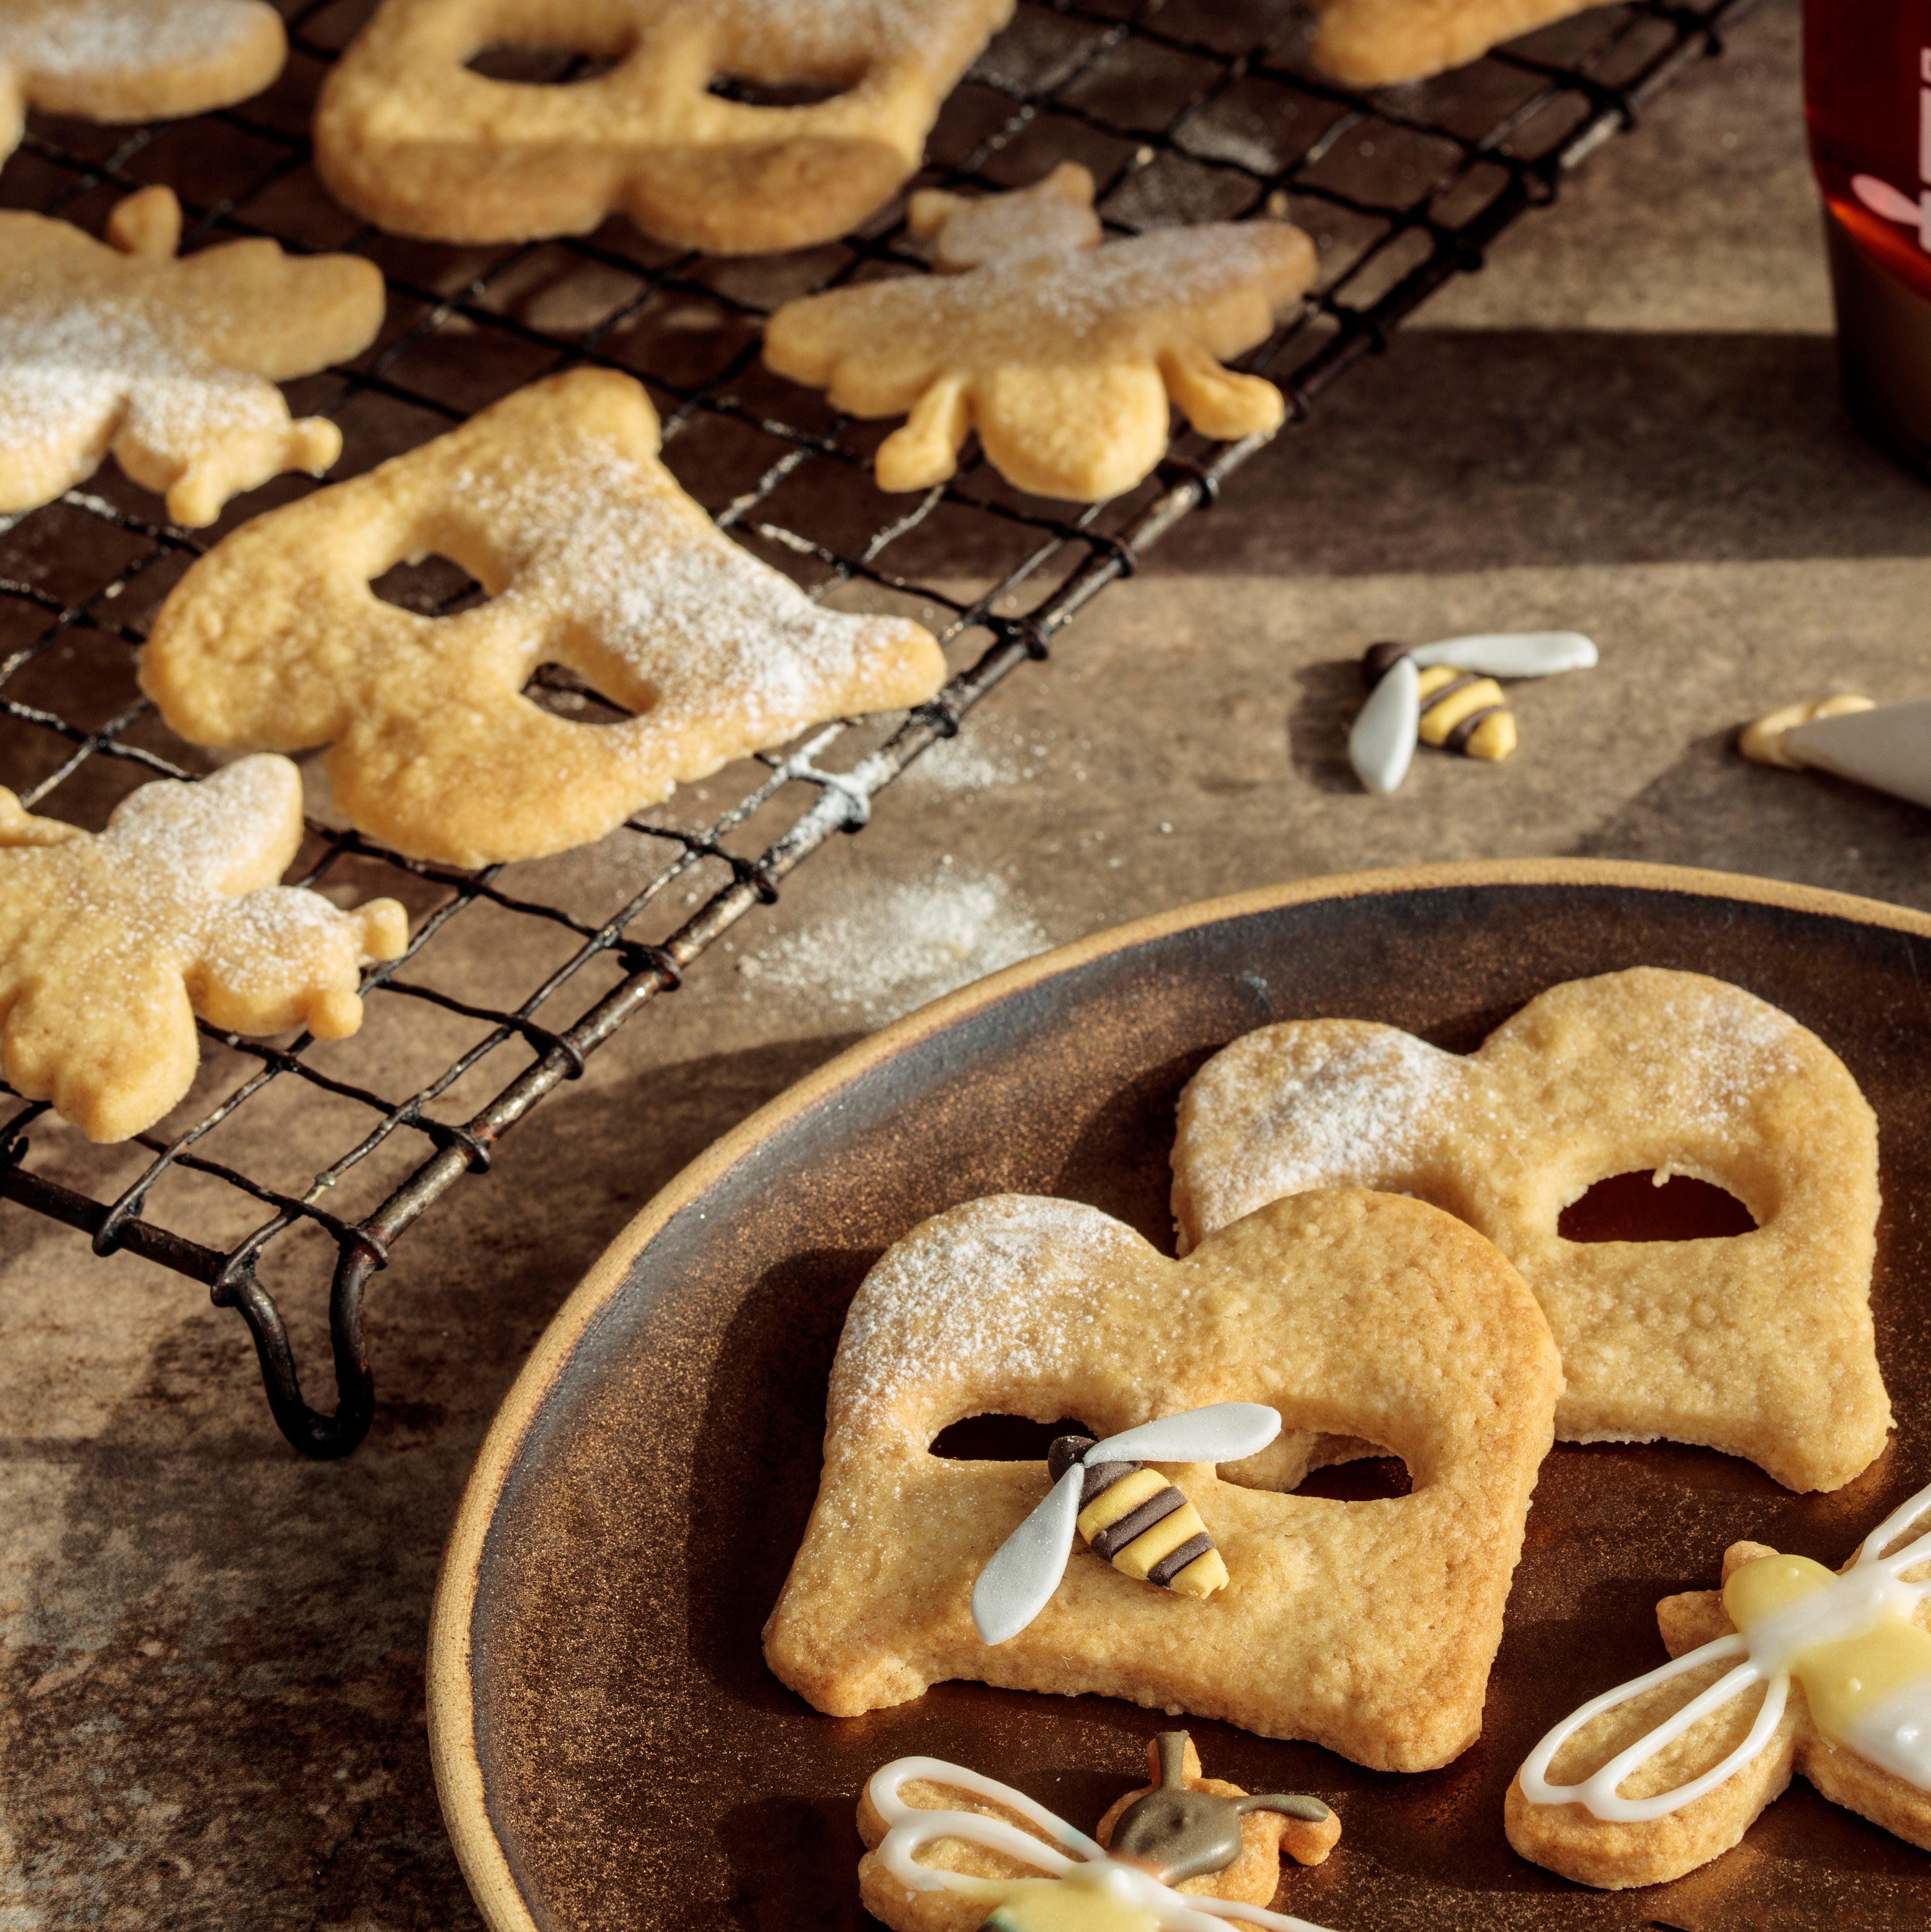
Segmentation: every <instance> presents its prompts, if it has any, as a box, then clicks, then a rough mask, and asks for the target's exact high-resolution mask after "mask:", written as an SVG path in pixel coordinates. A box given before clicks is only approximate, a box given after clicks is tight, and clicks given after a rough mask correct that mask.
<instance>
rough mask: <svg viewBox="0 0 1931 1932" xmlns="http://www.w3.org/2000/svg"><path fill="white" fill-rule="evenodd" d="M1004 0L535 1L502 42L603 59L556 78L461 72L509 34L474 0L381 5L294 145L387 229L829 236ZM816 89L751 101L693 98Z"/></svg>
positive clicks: (888, 168)
mask: <svg viewBox="0 0 1931 1932" xmlns="http://www.w3.org/2000/svg"><path fill="white" fill-rule="evenodd" d="M1012 5H1013V0H863V4H846V5H825V4H823V0H549V4H547V5H546V6H545V7H544V8H543V9H542V13H543V15H544V19H543V22H542V26H541V32H540V34H539V33H538V31H537V28H536V27H535V24H534V23H533V22H532V24H531V25H529V26H527V27H526V28H524V30H523V35H522V37H524V38H526V39H529V40H536V41H538V42H539V43H541V44H542V45H544V46H556V47H567V48H568V49H571V51H573V52H580V53H583V54H587V55H592V56H595V57H597V58H601V59H603V60H604V61H607V62H610V68H609V71H607V72H605V73H602V74H598V75H596V76H595V77H593V78H590V79H585V80H575V81H572V82H571V83H568V84H567V85H566V84H562V83H559V84H556V85H531V84H529V83H523V82H508V81H502V80H491V79H490V78H489V77H487V76H485V75H483V74H477V73H474V72H472V71H471V70H470V68H469V65H467V63H468V62H470V61H471V60H472V59H473V58H475V55H478V54H479V53H481V52H483V51H484V49H486V48H487V47H489V46H490V45H491V44H492V43H495V42H497V41H499V40H513V39H515V38H517V37H518V35H517V34H516V33H515V32H514V31H512V28H511V25H510V24H509V23H508V21H506V18H505V15H504V14H503V12H502V9H500V8H496V9H490V8H487V7H484V8H479V7H477V6H476V5H475V4H474V0H383V4H382V6H381V7H379V9H378V10H377V11H376V15H375V17H374V18H373V20H370V23H369V24H368V25H367V26H366V27H365V28H363V30H362V31H361V34H360V35H359V36H358V37H357V38H356V39H355V41H354V42H353V43H352V45H351V46H349V50H348V52H346V53H345V54H344V55H343V57H342V58H341V59H340V62H337V65H336V67H335V68H334V71H333V72H332V73H331V74H330V75H329V77H328V82H327V84H326V85H325V86H324V87H323V89H322V99H321V102H320V104H319V107H317V109H316V120H315V157H316V166H317V167H318V168H319V169H320V171H321V173H322V179H323V180H324V181H326V182H327V183H328V187H329V188H330V190H331V191H332V192H333V193H334V194H335V196H337V199H340V201H342V202H344V203H345V204H346V205H347V206H349V207H350V208H353V209H354V210H355V211H356V213H357V214H361V215H364V216H366V217H367V218H368V219H369V220H371V221H373V222H376V223H378V224H379V226H382V227H384V228H387V229H392V230H394V232H395V233H397V234H401V235H415V236H422V237H424V239H428V240H431V241H439V242H521V241H527V240H531V239H535V238H536V237H538V236H546V235H580V234H584V233H588V232H589V230H590V229H592V228H595V226H597V224H598V223H599V222H600V221H601V220H603V219H604V216H605V215H606V214H610V213H611V212H612V211H622V212H624V213H625V214H629V215H630V216H631V217H632V219H634V220H635V221H636V223H637V225H638V226H639V227H640V228H642V229H643V230H644V231H645V233H647V234H649V235H654V236H656V237H657V238H658V240H660V241H663V242H671V243H673V244H674V245H676V246H678V247H679V248H703V249H706V250H708V251H709V252H710V253H711V254H719V255H741V254H753V253H756V252H759V251H763V250H766V249H778V248H803V247H806V246H808V245H810V244H811V243H813V242H829V241H831V240H832V239H835V237H837V236H840V235H843V234H844V233H846V232H847V230H848V229H852V228H854V227H856V226H857V225H858V223H859V222H861V221H862V220H864V219H865V217H866V216H867V215H868V214H871V213H872V212H873V211H874V210H875V209H877V208H879V207H880V205H882V204H883V203H884V202H886V201H889V199H891V197H892V195H893V194H894V193H895V192H896V190H898V187H899V185H900V184H901V182H903V181H904V180H905V178H907V176H908V175H910V174H911V172H913V169H916V167H917V166H918V165H919V159H920V157H921V155H922V152H923V150H924V146H925V136H926V135H927V133H928V132H929V131H930V130H931V125H932V123H933V121H934V119H935V118H937V114H938V111H939V106H940V103H941V102H942V101H943V100H944V99H945V98H946V95H947V94H949V92H951V91H952V87H953V86H954V85H955V83H957V81H958V78H959V77H960V76H961V74H964V72H965V71H966V69H967V68H968V67H969V66H970V65H971V64H972V62H973V59H974V58H976V56H977V55H978V53H979V49H981V48H982V47H983V46H985V43H986V42H987V40H989V39H990V38H991V36H992V35H993V34H995V33H996V32H997V31H998V30H999V29H1000V28H1001V27H1003V26H1004V25H1005V24H1006V21H1007V20H1009V18H1010V17H1011V15H1012ZM727 78H730V79H734V80H739V81H741V82H748V83H752V84H753V85H754V86H757V87H763V88H767V89H770V88H790V87H796V86H800V85H802V86H819V87H823V86H829V87H832V88H833V89H836V90H837V91H836V92H832V94H831V95H829V98H825V99H822V100H819V101H814V102H811V103H809V104H805V105H799V106H792V107H775V106H763V105H756V104H752V103H751V102H748V101H740V100H730V99H727V98H725V97H724V95H721V94H720V93H716V92H712V85H713V83H715V82H717V81H718V80H723V79H727Z"/></svg>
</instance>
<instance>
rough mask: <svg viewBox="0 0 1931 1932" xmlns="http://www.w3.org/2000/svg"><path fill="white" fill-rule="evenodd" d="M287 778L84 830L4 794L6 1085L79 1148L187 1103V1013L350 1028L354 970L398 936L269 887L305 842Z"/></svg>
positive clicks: (251, 1023) (0, 953) (214, 791)
mask: <svg viewBox="0 0 1931 1932" xmlns="http://www.w3.org/2000/svg"><path fill="white" fill-rule="evenodd" d="M301 829H302V828H301V774H300V773H299V772H297V771H296V769H295V767H294V766H292V764H290V763H289V761H288V760H286V758H274V757H255V758H243V759H241V760H239V761H238V763H235V764H232V765H229V766H226V768H225V769H223V770H221V771H219V772H216V773H215V774H214V776H213V777H212V778H203V779H202V780H201V781H200V782H199V783H198V784H182V783H180V782H178V781H175V780H172V779H166V778H163V779H161V780H160V781H157V782H156V783H154V784H146V785H142V787H140V789H139V790H137V791H134V792H131V793H129V794H128V796H127V797H126V798H124V799H122V800H121V802H120V804H119V805H117V806H116V807H115V811H114V814H113V816H112V817H111V818H110V819H109V820H108V821H107V827H106V830H105V831H103V832H100V834H99V835H97V836H96V835H92V834H90V833H88V832H82V831H80V830H79V829H77V828H76V826H71V825H64V824H62V823H60V822H59V821H58V820H56V819H52V818H35V817H32V816H31V815H30V814H28V813H27V812H25V811H23V810H22V808H21V806H20V802H19V799H16V797H15V796H13V793H11V792H10V791H7V790H4V789H0V1025H4V1067H5V1071H6V1076H7V1080H8V1082H9V1083H10V1085H12V1086H13V1088H14V1089H15V1090H16V1091H17V1092H19V1093H20V1094H24V1095H25V1097H27V1098H28V1100H51V1101H52V1103H53V1104H54V1106H55V1108H56V1109H58V1111H59V1112H61V1114H63V1115H65V1116H66V1118H67V1119H68V1120H70V1121H73V1123H74V1124H75V1125H76V1127H79V1129H80V1130H81V1131H82V1133H85V1135H86V1136H87V1137H88V1139H89V1140H94V1141H119V1140H125V1139H127V1136H129V1135H130V1134H136V1133H140V1132H141V1130H142V1129H143V1128H145V1127H151V1126H152V1125H153V1124H154V1122H155V1121H157V1120H159V1119H160V1117H161V1116H162V1115H163V1114H165V1113H166V1112H167V1111H168V1109H169V1108H170V1107H172V1106H173V1105H174V1104H175V1102H176V1101H178V1100H180V1098H181V1096H182V1095H183V1094H185V1093H186V1092H187V1090H188V1088H189V1086H190V1084H191V1083H192V1082H193V1079H194V1070H195V1067H196V1063H197V1061H198V1059H199V1046H198V1044H197V1041H196V1034H195V1028H194V1016H195V1015H196V1013H199V1015H200V1016H202V1019H205V1020H207V1021H208V1022H209V1023H210V1024H211V1025H214V1026H217V1027H223V1028H228V1029H229V1030H231V1031H234V1032H236V1033H248V1034H265V1033H283V1032H286V1031H289V1030H290V1029H292V1028H296V1027H306V1028H307V1029H308V1031H310V1033H313V1034H316V1035H317V1036H318V1037H320V1038H322V1039H324V1040H340V1039H342V1038H343V1037H345V1036H346V1035H347V1034H352V1033H353V1032H354V1031H355V1029H356V1028H358V1027H359V1026H360V1025H361V1023H362V1002H361V999H360V998H359V997H358V993H357V988H358V984H359V982H360V978H361V968H362V967H363V966H364V965H367V964H368V963H369V962H370V961H371V960H377V959H394V958H396V957H397V955H398V954H400V953H401V951H402V950H403V946H404V944H406V941H407V939H408V937H409V925H408V920H407V918H406V916H405V914H404V913H403V909H402V907H400V906H399V905H398V904H396V902H395V901H394V900H393V899H371V900H370V901H369V902H368V903H367V904H365V905H364V906H361V907H359V908H358V909H357V910H355V911H354V912H341V911H339V910H337V908H336V907H334V906H333V905H331V904H330V903H329V902H328V900H326V899H325V898H323V897H322V895H321V894H320V893H319V892H310V891H308V890H307V889H305V888H304V887H301V886H280V885H277V883H275V881H276V880H277V879H279V878H280V877H281V875H282V874H283V871H285V870H286V868H287V866H288V865H289V861H290V860H291V859H293V858H294V856H295V848H296V847H298V845H299V844H301Z"/></svg>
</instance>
